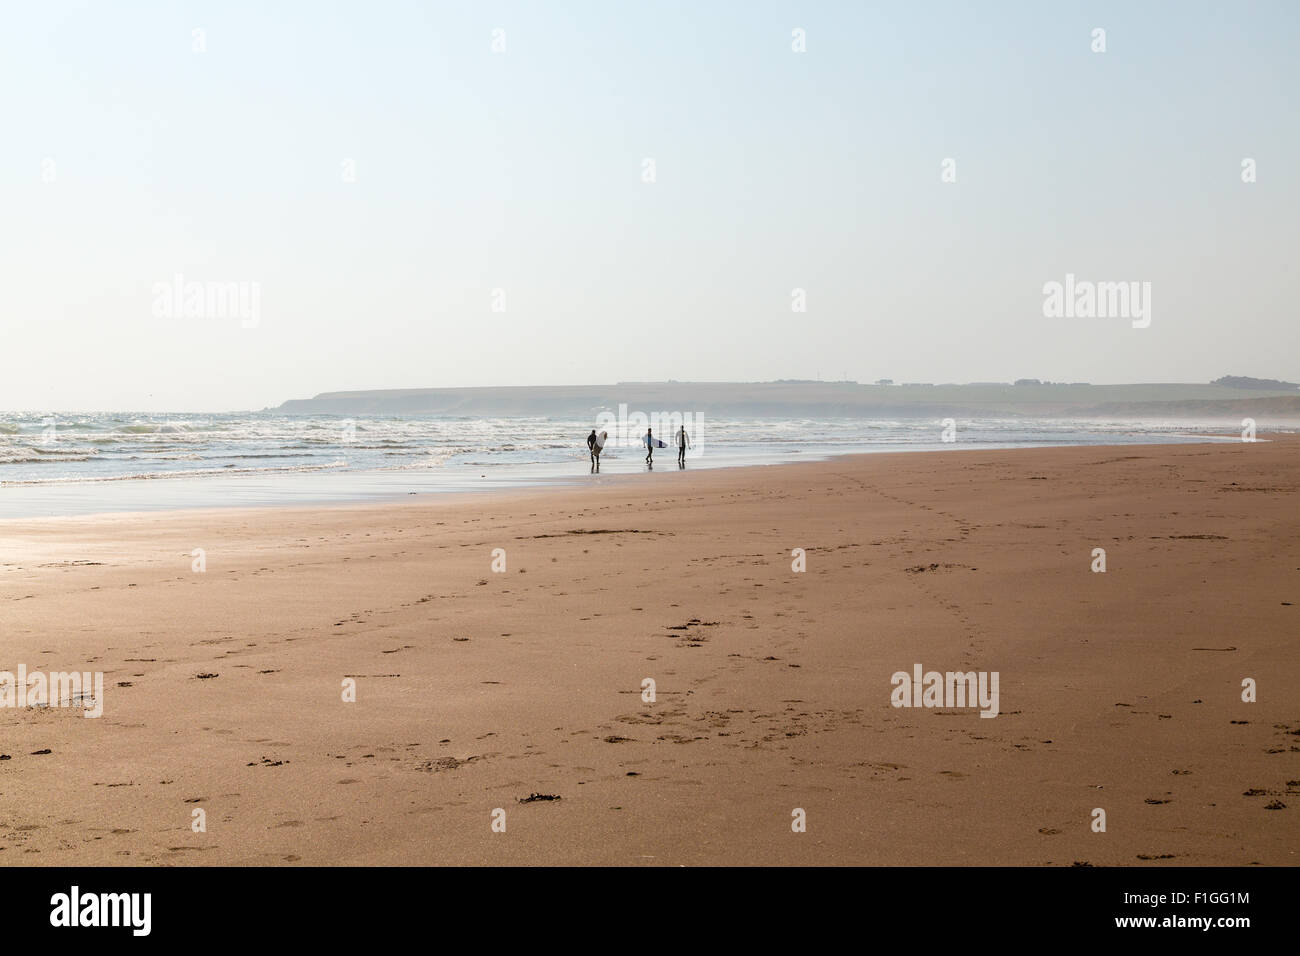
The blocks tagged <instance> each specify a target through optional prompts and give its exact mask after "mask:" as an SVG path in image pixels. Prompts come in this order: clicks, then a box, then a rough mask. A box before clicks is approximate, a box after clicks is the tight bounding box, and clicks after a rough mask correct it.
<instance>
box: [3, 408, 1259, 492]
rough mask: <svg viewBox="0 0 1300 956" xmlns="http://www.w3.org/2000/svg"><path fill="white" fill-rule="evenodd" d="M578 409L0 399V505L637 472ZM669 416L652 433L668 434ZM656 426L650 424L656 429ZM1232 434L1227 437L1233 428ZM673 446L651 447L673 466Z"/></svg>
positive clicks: (924, 441) (485, 484) (847, 423)
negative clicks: (479, 410)
mask: <svg viewBox="0 0 1300 956" xmlns="http://www.w3.org/2000/svg"><path fill="white" fill-rule="evenodd" d="M592 425H593V423H592V421H591V420H586V421H579V420H577V419H569V418H540V417H533V418H526V417H509V418H458V417H446V416H402V417H373V418H369V417H355V418H349V417H344V416H333V415H317V416H286V415H281V414H276V413H272V412H252V413H233V414H208V415H187V414H181V413H174V414H142V415H134V414H127V413H87V414H81V415H77V414H66V413H63V414H59V415H47V414H40V413H25V414H12V413H11V414H0V518H17V517H41V516H56V515H69V514H94V513H99V512H122V511H148V510H157V509H177V508H211V507H222V506H268V505H284V504H307V503H328V502H357V501H368V500H378V499H384V498H392V497H395V496H399V495H410V494H428V493H437V492H449V491H461V492H463V491H477V490H489V489H500V488H518V487H525V486H530V485H538V484H543V483H554V482H560V481H564V480H566V479H567V480H569V481H577V480H582V481H589V480H608V479H614V478H616V477H617V476H620V475H631V474H640V473H644V472H645V470H646V467H645V464H644V446H642V445H640V444H633V443H632V442H633V441H634V440H635V439H634V438H629V440H628V442H627V443H626V444H621V445H620V444H617V443H616V435H611V438H610V445H609V447H607V448H606V450H605V452H604V455H603V467H602V474H601V475H600V476H599V477H598V478H593V477H592V476H590V475H589V474H588V472H589V464H588V455H587V449H586V445H585V441H586V436H587V434H588V433H589V432H590V430H591V428H592ZM942 430H943V425H942V423H941V422H940V421H938V420H934V421H930V420H898V421H890V420H879V419H862V418H832V419H821V420H812V419H803V418H761V419H760V418H719V419H717V420H714V419H710V418H707V417H700V418H697V419H696V420H695V421H693V422H692V421H691V420H689V419H688V421H687V431H688V434H690V436H691V439H692V442H693V445H694V447H693V448H692V449H691V451H690V452H689V453H688V457H687V467H688V468H689V469H697V468H724V467H732V466H738V465H755V464H778V463H782V462H790V461H808V460H813V459H818V458H825V457H829V456H832V455H840V454H850V453H860V452H891V451H923V450H935V451H945V452H953V453H955V452H959V451H961V450H962V449H971V448H1011V447H1035V446H1037V447H1043V446H1050V445H1115V444H1133V443H1165V442H1185V441H1204V440H1222V439H1221V438H1219V437H1216V436H1222V435H1224V433H1225V429H1224V426H1223V425H1222V423H1219V424H1217V425H1216V424H1209V423H1201V424H1198V423H1189V422H1186V421H1179V422H1160V421H1146V422H1140V421H1139V422H1135V421H1088V420H1080V419H1052V420H1032V421H1028V420H1018V419H1012V418H986V419H977V420H962V419H959V420H958V421H957V423H956V433H955V436H954V438H955V440H954V441H952V442H944V441H943V440H942ZM667 431H668V430H667V429H663V432H664V434H662V437H663V438H664V439H665V440H669V441H671V438H670V435H669V434H667ZM658 432H659V430H657V433H658ZM1238 440H1239V439H1238ZM675 459H676V449H675V448H665V449H660V450H658V451H657V452H656V462H655V467H656V470H659V471H663V470H675V469H676V467H677V465H676V460H675Z"/></svg>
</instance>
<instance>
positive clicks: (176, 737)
mask: <svg viewBox="0 0 1300 956" xmlns="http://www.w3.org/2000/svg"><path fill="white" fill-rule="evenodd" d="M1298 476H1300V441H1294V440H1292V441H1279V442H1275V443H1268V444H1263V443H1260V444H1242V443H1232V444H1218V445H1216V444H1200V445H1182V446H1159V447H1155V446H1145V447H1122V448H1096V447H1093V448H1067V449H1047V450H1020V451H954V452H947V453H937V454H936V453H926V454H907V455H865V456H856V457H850V458H843V459H838V460H834V461H830V462H824V463H810V464H800V465H787V466H778V467H768V468H748V469H734V470H725V471H711V472H699V471H696V472H691V471H687V472H685V473H680V472H678V471H677V470H676V469H675V468H674V467H673V466H672V463H671V462H667V463H666V467H665V466H661V469H660V470H659V471H657V472H655V473H654V474H653V475H647V476H626V477H615V476H605V477H604V478H602V479H599V480H598V481H597V480H595V479H593V481H592V483H591V484H590V485H589V486H587V487H583V488H577V489H568V490H554V489H551V490H545V491H537V492H530V493H528V494H519V495H509V496H507V495H468V496H455V497H453V496H443V497H438V498H433V497H430V496H426V497H422V498H419V499H414V498H413V499H409V500H408V501H406V502H402V503H399V504H392V505H382V506H370V507H363V508H358V507H334V508H318V509H278V510H263V511H220V512H211V511H209V512H203V513H199V512H189V513H171V514H150V515H134V516H110V517H96V518H89V519H87V518H73V519H57V520H39V521H37V520H33V521H7V522H0V608H3V614H2V619H0V638H2V642H0V646H2V647H3V654H2V655H0V658H2V659H0V669H8V670H16V669H17V666H18V665H19V664H20V663H22V664H25V665H26V666H27V668H28V670H29V671H32V670H42V671H50V670H71V669H74V668H75V669H91V670H101V671H103V672H104V674H105V695H104V696H105V699H104V713H103V716H102V717H100V718H98V719H85V718H84V717H83V716H82V715H81V712H80V711H79V710H76V709H71V708H62V709H58V708H27V709H12V708H11V709H3V710H0V753H3V754H7V755H8V756H9V759H7V760H3V761H0V863H6V864H29V865H30V864H78V865H80V864H160V863H161V864H218V863H221V864H231V863H235V864H283V863H298V862H300V863H304V864H349V863H351V864H389V863H405V864H463V863H471V864H479V863H503V864H582V863H600V864H710V863H719V864H783V863H789V864H845V863H848V864H1054V865H1069V864H1071V863H1073V862H1075V861H1086V862H1089V863H1092V864H1097V865H1100V864H1130V865H1149V864H1148V863H1147V861H1153V863H1154V862H1157V861H1158V862H1160V863H1163V864H1166V865H1168V864H1172V865H1178V864H1249V863H1254V862H1257V863H1261V864H1273V865H1276V864H1294V863H1295V862H1296V861H1297V850H1300V826H1297V815H1298V814H1300V782H1298V778H1300V694H1298V693H1297V686H1298V684H1297V682H1300V643H1298V639H1300V537H1298V535H1297V531H1300V527H1298V525H1300V508H1298V505H1300V496H1298V495H1297V489H1298V488H1300V477H1298ZM1095 547H1102V548H1105V549H1106V552H1107V572H1106V573H1105V574H1097V573H1093V572H1092V571H1091V570H1090V566H1091V564H1092V560H1093V559H1092V549H1093V548H1095ZM195 548H203V549H205V551H206V561H207V570H206V572H204V573H195V572H193V571H191V562H192V560H193V558H192V557H191V552H192V551H193V549H195ZM494 548H504V549H505V552H506V568H507V569H506V571H505V573H495V572H493V571H492V570H491V563H492V550H493V549H494ZM794 548H804V549H806V552H807V571H806V572H804V573H793V572H792V570H791V562H792V558H791V551H792V549H794ZM915 663H920V664H922V665H923V666H924V667H925V668H926V669H927V670H929V669H935V670H939V671H949V670H957V669H962V670H967V669H974V670H987V671H998V672H999V674H1000V693H1001V700H1000V708H1001V713H1000V715H999V716H998V717H997V718H996V719H981V718H980V717H979V716H978V713H977V711H975V710H971V709H964V710H950V709H895V708H893V707H891V705H890V691H891V685H890V677H891V675H892V674H893V673H894V672H895V671H899V670H905V671H910V670H911V669H912V666H913V664H915ZM201 674H210V675H214V676H210V677H203V678H200V677H199V676H198V675H201ZM347 676H353V677H354V678H355V680H356V683H357V700H356V702H355V703H345V702H343V700H342V686H341V685H342V682H343V680H344V678H345V677H347ZM1247 677H1251V678H1254V679H1256V680H1257V681H1258V695H1259V700H1258V702H1257V703H1243V702H1242V700H1241V693H1242V688H1241V683H1242V680H1243V678H1247ZM645 678H652V679H653V680H654V681H655V682H656V685H657V688H656V689H657V699H656V701H655V702H654V703H643V701H642V698H641V693H642V692H641V687H642V681H643V679H645ZM47 750H48V751H49V752H48V753H40V752H41V751H47ZM532 794H544V795H554V796H557V797H559V798H560V799H556V800H535V801H532V802H521V801H522V800H524V799H525V798H528V797H529V796H530V795H532ZM1279 804H1281V805H1284V807H1283V808H1280V809H1272V810H1270V809H1266V808H1267V807H1268V806H1270V805H1272V806H1277V805H1279ZM1098 807H1100V808H1103V809H1104V810H1105V811H1106V814H1107V832H1105V833H1094V832H1092V831H1091V829H1090V823H1091V821H1092V811H1093V809H1094V808H1098ZM196 808H202V809H203V810H204V811H205V813H206V826H207V830H206V832H205V833H196V832H193V830H192V828H191V820H192V811H193V810H194V809H196ZM496 808H501V809H503V810H504V811H505V815H506V832H504V833H494V832H492V830H491V819H492V817H491V815H492V812H493V810H494V809H496ZM795 808H802V809H803V810H805V811H806V815H807V832H805V833H795V832H792V829H791V821H792V816H791V814H792V811H793V810H794V809H795Z"/></svg>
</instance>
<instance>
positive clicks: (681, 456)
mask: <svg viewBox="0 0 1300 956" xmlns="http://www.w3.org/2000/svg"><path fill="white" fill-rule="evenodd" d="M690 443H691V439H690V436H689V435H687V434H686V426H685V425H683V426H682V427H681V428H679V429H678V430H677V464H678V466H679V467H682V468H685V467H686V447H687V446H688V445H689V444H690Z"/></svg>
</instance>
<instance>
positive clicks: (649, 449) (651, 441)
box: [645, 428, 655, 465]
mask: <svg viewBox="0 0 1300 956" xmlns="http://www.w3.org/2000/svg"><path fill="white" fill-rule="evenodd" d="M645 463H646V464H647V465H653V464H654V463H655V436H654V435H652V434H650V429H649V428H647V429H646V430H645Z"/></svg>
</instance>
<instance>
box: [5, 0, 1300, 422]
mask: <svg viewBox="0 0 1300 956" xmlns="http://www.w3.org/2000/svg"><path fill="white" fill-rule="evenodd" d="M6 25H7V29H6V31H5V32H4V34H3V35H0V59H2V60H3V62H4V64H5V66H4V71H5V75H6V77H7V78H8V79H9V81H10V82H9V83H7V84H5V85H4V88H3V90H0V102H2V103H3V106H4V113H5V116H6V119H7V122H6V134H7V136H6V139H7V142H8V144H9V148H8V149H7V150H6V151H5V152H4V154H3V155H2V156H0V182H3V184H4V185H3V189H4V196H3V199H4V205H5V217H6V224H7V227H8V228H7V229H6V230H5V238H4V240H3V246H0V255H2V258H3V261H4V262H5V265H6V268H5V283H4V287H5V292H6V301H5V306H4V316H5V317H4V319H3V330H4V342H5V346H6V354H7V358H8V359H9V361H8V362H7V363H6V370H5V375H4V376H3V378H0V408H3V409H6V410H15V411H34V410H40V411H50V412H60V411H79V412H91V411H133V412H151V411H182V410H183V411H188V412H196V413H202V412H226V411H232V410H255V409H262V408H268V407H274V406H276V405H278V404H280V403H281V402H284V401H286V400H290V399H295V398H309V397H312V396H314V395H317V394H320V393H324V392H337V391H350V390H373V389H395V388H452V387H490V388H501V387H510V386H519V385H536V386H578V385H609V384H612V383H616V382H620V381H625V382H634V381H664V380H668V379H674V380H678V381H693V382H738V383H739V382H744V383H754V382H763V381H773V380H777V379H782V378H785V379H817V378H821V379H824V380H832V379H852V380H856V381H858V382H860V383H862V384H870V383H872V382H874V381H875V380H876V379H880V378H892V379H894V380H895V381H897V382H934V383H949V382H991V381H1007V382H1011V381H1014V380H1015V379H1017V378H1025V377H1036V378H1042V379H1050V380H1052V381H1060V382H1080V381H1082V382H1091V383H1093V384H1098V385H1101V384H1132V383H1156V382H1164V383H1201V382H1209V381H1211V380H1212V379H1214V378H1218V377H1219V376H1222V375H1247V376H1254V377H1259V378H1275V379H1283V380H1295V379H1296V378H1297V377H1300V370H1297V369H1296V367H1295V364H1294V361H1295V360H1294V356H1295V355H1297V354H1300V328H1297V323H1296V322H1295V321H1294V315H1293V314H1292V308H1291V306H1292V304H1293V303H1294V302H1296V301H1298V300H1300V278H1298V277H1297V271H1296V269H1295V267H1294V264H1293V261H1292V256H1293V250H1294V247H1295V242H1294V232H1295V219H1296V215H1295V214H1296V211H1297V210H1298V209H1300V185H1297V183H1296V178H1295V177H1294V176H1293V175H1290V173H1289V171H1290V170H1294V169H1296V168H1297V164H1298V160H1300V130H1298V129H1297V126H1296V124H1295V123H1294V122H1290V121H1289V119H1288V118H1289V117H1291V116H1292V115H1293V113H1294V110H1293V104H1294V102H1295V101H1296V99H1297V95H1298V94H1300V89H1298V88H1297V87H1300V83H1297V80H1298V79H1300V65H1297V60H1296V57H1295V55H1294V51H1295V49H1296V48H1297V46H1298V45H1300V43H1298V41H1300V9H1297V8H1296V7H1294V6H1292V5H1289V4H1286V3H1262V2H1261V3H1248V4H1241V5H1238V6H1234V7H1231V8H1228V9H1224V10H1214V9H1206V8H1198V9H1190V8H1188V7H1186V6H1185V5H1181V4H1176V3H1151V4H1144V5H1142V6H1141V8H1136V7H1133V6H1132V5H1129V4H1122V3H1112V4H1104V3H1092V4H1089V5H1088V6H1087V7H1086V8H1085V7H1082V6H1079V7H1064V6H1061V7H1054V8H1051V9H1048V8H1043V7H1040V6H1038V5H1035V4H1032V3H1027V2H1025V3H1005V4H999V5H998V6H997V7H996V8H991V9H978V10H969V9H965V8H963V7H962V6H960V5H958V4H955V3H940V4H934V5H927V6H925V7H905V8H891V9H887V10H873V9H864V8H862V7H860V6H859V5H857V4H853V3H848V2H843V3H836V2H828V3H779V4H778V3H769V2H761V3H735V2H728V3H716V4H711V5H708V6H703V5H696V4H687V3H670V4H653V5H651V4H620V5H618V6H608V5H603V4H600V3H596V2H570V3H563V4H551V5H547V6H540V5H534V4H526V3H519V2H503V3H495V4H492V5H490V6H485V7H478V6H456V5H447V4H424V3H416V2H409V3H408V2H393V3H384V4H379V5H376V6H371V7H353V6H350V5H346V4H343V3H337V2H325V3H320V4H314V5H310V6H308V5H302V6H298V7H294V8H292V9H286V8H280V9H265V8H263V7H261V6H260V5H258V4H255V3H251V2H236V3H230V4H226V5H223V6H221V7H209V6H206V5H203V4H196V3H183V4H177V5H172V4H164V3H161V2H143V3H135V4H130V5H126V6H119V7H107V6H89V5H86V4H82V3H49V4H42V5H39V6H23V7H19V8H15V9H14V10H12V11H10V13H9V16H8V18H7V24H6ZM1097 29H1103V30H1104V31H1105V36H1104V39H1105V50H1104V52H1094V49H1093V48H1094V47H1095V46H1096V45H1097V37H1096V35H1095V32H1094V31H1096V30H1097ZM800 48H802V49H800ZM647 160H652V161H653V181H647V175H648V171H649V169H650V168H651V167H649V166H647V162H646V161H647ZM947 160H952V161H953V164H952V165H951V166H949V165H946V164H945V163H946V161H947ZM1248 160H1249V162H1250V164H1251V165H1250V170H1251V173H1252V176H1251V177H1250V178H1253V180H1254V181H1247V180H1246V179H1244V178H1243V177H1244V171H1243V163H1244V162H1246V161H1248ZM945 173H949V174H951V173H955V181H944V180H945ZM947 178H952V176H951V175H949V176H948V177H947ZM178 276H179V277H183V278H181V279H180V280H179V281H178V280H177V277H178ZM1068 277H1069V278H1068ZM1076 278H1077V280H1078V281H1079V282H1081V283H1087V282H1094V283H1128V282H1132V283H1138V284H1139V285H1138V286H1135V287H1134V295H1135V296H1136V295H1137V294H1138V291H1139V290H1140V287H1141V284H1146V283H1149V286H1147V287H1146V291H1145V294H1144V298H1143V303H1144V306H1145V307H1146V308H1147V309H1148V315H1147V318H1146V320H1143V321H1147V320H1149V324H1147V325H1145V326H1143V325H1142V322H1141V321H1138V320H1137V319H1134V320H1133V321H1130V320H1129V318H1128V317H1127V316H1124V317H1114V316H1112V317H1096V318H1083V317H1073V316H1071V317H1064V316H1062V317H1054V318H1049V317H1046V315H1045V313H1046V311H1047V310H1046V307H1045V305H1044V301H1045V294H1046V293H1045V284H1048V283H1053V282H1057V283H1066V282H1069V283H1071V284H1072V283H1073V282H1074V280H1075V279H1076ZM187 283H199V284H200V285H201V286H202V288H201V290H200V291H202V292H204V293H205V297H201V300H200V304H199V307H198V309H197V311H198V312H199V313H204V309H205V308H206V309H207V313H211V311H212V303H213V301H214V300H213V295H214V293H213V287H218V286H219V287H221V288H222V289H223V290H225V289H227V288H235V287H236V286H238V287H239V291H240V292H241V293H242V294H244V296H245V303H247V302H249V301H255V303H256V309H255V311H256V316H255V318H254V319H251V320H250V319H248V318H245V319H242V320H241V318H240V317H239V316H235V317H230V316H228V315H224V314H218V315H213V314H198V315H191V316H190V317H185V305H184V302H183V301H180V300H178V301H174V302H173V301H170V300H168V301H162V300H163V299H165V298H166V297H167V296H170V295H171V293H170V292H169V291H167V290H168V289H169V288H170V287H172V286H173V285H175V286H176V287H177V288H178V289H179V290H181V291H182V292H183V293H184V294H183V295H182V296H181V297H180V299H181V300H184V299H185V298H186V297H187V296H188V292H184V289H185V288H186V284H187ZM227 284H234V285H231V286H229V287H228V286H227ZM796 290H802V293H798V292H796ZM222 294H224V291H223V293H222ZM801 296H802V302H803V303H804V304H805V305H806V311H802V312H797V311H793V308H792V306H794V305H795V303H796V301H797V300H800V299H801ZM971 369H978V370H979V371H978V373H974V374H973V373H972V372H971V371H970V370H971Z"/></svg>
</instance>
